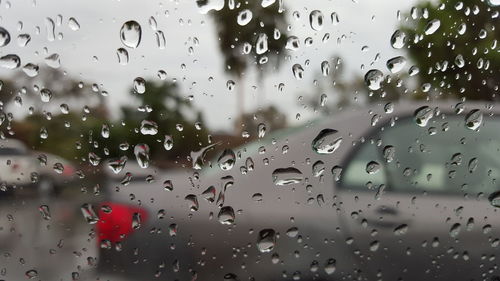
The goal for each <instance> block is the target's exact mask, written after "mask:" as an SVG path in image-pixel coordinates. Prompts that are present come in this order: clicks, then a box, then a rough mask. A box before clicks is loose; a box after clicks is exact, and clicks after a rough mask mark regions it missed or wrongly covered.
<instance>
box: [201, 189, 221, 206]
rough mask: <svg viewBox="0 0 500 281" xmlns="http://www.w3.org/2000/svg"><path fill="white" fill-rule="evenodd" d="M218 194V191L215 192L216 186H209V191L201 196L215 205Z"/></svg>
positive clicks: (206, 190)
mask: <svg viewBox="0 0 500 281" xmlns="http://www.w3.org/2000/svg"><path fill="white" fill-rule="evenodd" d="M216 192H217V191H216V190H215V187H214V186H209V187H208V188H207V189H205V191H203V193H202V194H201V196H202V197H203V198H204V199H205V200H207V201H208V202H210V203H213V202H214V201H215V194H216Z"/></svg>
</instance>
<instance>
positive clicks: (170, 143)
mask: <svg viewBox="0 0 500 281" xmlns="http://www.w3.org/2000/svg"><path fill="white" fill-rule="evenodd" d="M163 147H164V148H165V150H167V151H168V150H170V149H172V147H174V139H173V138H172V136H170V135H165V139H164V140H163Z"/></svg>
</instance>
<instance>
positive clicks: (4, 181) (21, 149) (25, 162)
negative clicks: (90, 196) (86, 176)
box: [0, 139, 75, 195]
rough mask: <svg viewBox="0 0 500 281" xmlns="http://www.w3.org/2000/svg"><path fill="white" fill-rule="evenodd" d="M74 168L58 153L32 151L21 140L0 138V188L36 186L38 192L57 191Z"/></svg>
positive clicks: (10, 188)
mask: <svg viewBox="0 0 500 281" xmlns="http://www.w3.org/2000/svg"><path fill="white" fill-rule="evenodd" d="M74 172H75V169H74V167H73V166H72V165H71V164H70V163H69V162H68V161H66V160H64V159H62V158H61V157H59V156H56V155H53V154H50V153H46V152H40V151H32V150H30V149H28V148H27V147H26V145H24V144H23V143H22V142H21V141H19V140H15V139H5V140H0V190H3V191H5V192H8V193H11V192H12V191H13V190H14V188H15V189H19V188H23V189H25V188H36V189H37V192H38V194H40V195H51V194H57V193H58V191H60V189H61V188H62V186H63V185H65V184H67V183H68V182H70V181H71V180H72V179H73V177H74Z"/></svg>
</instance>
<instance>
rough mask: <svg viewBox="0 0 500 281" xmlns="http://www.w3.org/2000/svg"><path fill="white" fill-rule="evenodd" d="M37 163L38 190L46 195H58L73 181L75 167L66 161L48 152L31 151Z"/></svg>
mask: <svg viewBox="0 0 500 281" xmlns="http://www.w3.org/2000/svg"><path fill="white" fill-rule="evenodd" d="M31 156H32V157H33V158H35V159H37V160H38V161H37V162H38V165H37V166H38V175H39V179H38V188H39V189H40V192H43V193H47V194H53V195H54V194H55V195H57V194H59V193H60V192H61V191H62V190H63V189H64V187H66V186H67V185H68V184H71V183H72V182H73V181H74V180H75V177H76V176H75V171H76V169H75V167H74V166H73V164H71V163H70V162H69V161H68V160H66V159H64V158H62V157H60V156H58V155H54V154H51V153H48V152H42V151H32V152H31Z"/></svg>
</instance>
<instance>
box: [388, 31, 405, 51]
mask: <svg viewBox="0 0 500 281" xmlns="http://www.w3.org/2000/svg"><path fill="white" fill-rule="evenodd" d="M405 43H406V33H405V32H403V31H401V30H399V29H398V30H396V31H394V33H393V34H392V36H391V46H392V47H393V48H394V49H401V48H403V47H404V46H405Z"/></svg>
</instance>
